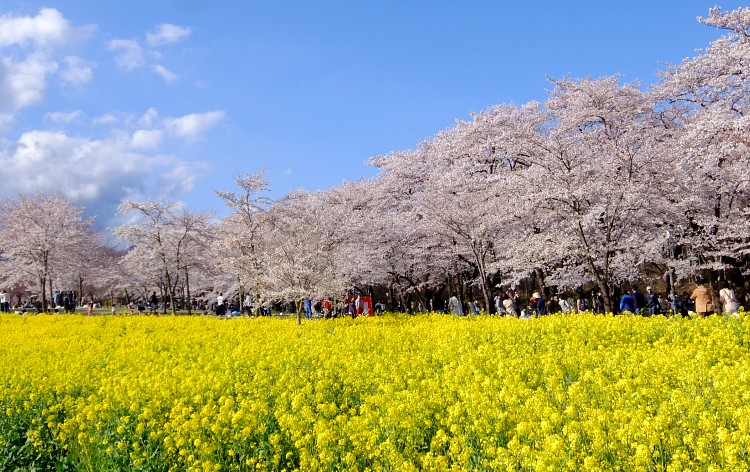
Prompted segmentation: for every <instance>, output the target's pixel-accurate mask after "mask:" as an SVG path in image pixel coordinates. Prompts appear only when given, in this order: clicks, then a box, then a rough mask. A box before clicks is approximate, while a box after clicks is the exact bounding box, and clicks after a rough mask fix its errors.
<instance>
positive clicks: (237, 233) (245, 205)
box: [213, 171, 273, 306]
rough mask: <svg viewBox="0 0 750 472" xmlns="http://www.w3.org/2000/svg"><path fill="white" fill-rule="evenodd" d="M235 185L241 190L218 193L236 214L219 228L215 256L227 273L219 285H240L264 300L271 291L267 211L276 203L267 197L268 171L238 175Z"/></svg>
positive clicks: (214, 250) (226, 286) (217, 266)
mask: <svg viewBox="0 0 750 472" xmlns="http://www.w3.org/2000/svg"><path fill="white" fill-rule="evenodd" d="M235 184H236V185H237V187H238V188H239V191H218V190H217V191H216V194H217V195H218V196H219V197H220V198H221V199H222V200H224V203H225V204H226V206H227V208H228V209H230V210H231V211H232V213H231V214H230V215H229V216H228V217H226V218H224V219H223V220H222V222H221V224H220V225H219V226H218V227H217V229H216V231H217V239H216V241H215V242H214V246H213V253H214V255H215V256H214V257H215V260H216V268H217V269H219V270H220V271H221V273H222V274H223V275H222V277H221V281H220V282H219V283H220V284H221V285H222V286H224V287H225V288H230V287H232V286H237V288H238V289H239V291H240V292H242V288H243V287H244V288H246V289H248V290H249V291H250V292H251V293H252V294H253V296H255V297H256V299H258V300H259V301H260V298H261V297H262V293H263V292H265V291H266V290H267V289H268V287H266V286H265V285H264V281H263V275H264V267H263V260H262V258H263V255H264V253H265V252H264V251H265V248H266V242H267V239H266V238H265V229H267V228H268V224H269V220H268V218H267V216H268V215H267V212H268V208H269V207H270V206H271V204H272V203H273V200H272V199H271V198H269V197H268V196H267V194H268V192H269V189H268V185H269V180H268V179H267V178H266V176H265V171H258V172H254V173H245V174H239V175H237V176H236V177H235ZM240 295H242V293H240ZM241 298H242V297H241ZM258 306H259V305H258Z"/></svg>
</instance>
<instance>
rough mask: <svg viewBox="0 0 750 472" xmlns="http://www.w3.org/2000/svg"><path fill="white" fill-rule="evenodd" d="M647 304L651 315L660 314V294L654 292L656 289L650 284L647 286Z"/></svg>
mask: <svg viewBox="0 0 750 472" xmlns="http://www.w3.org/2000/svg"><path fill="white" fill-rule="evenodd" d="M646 306H648V313H649V315H658V314H659V313H661V307H660V306H659V296H658V295H656V294H655V293H654V290H653V288H652V287H651V286H650V285H649V286H648V287H646Z"/></svg>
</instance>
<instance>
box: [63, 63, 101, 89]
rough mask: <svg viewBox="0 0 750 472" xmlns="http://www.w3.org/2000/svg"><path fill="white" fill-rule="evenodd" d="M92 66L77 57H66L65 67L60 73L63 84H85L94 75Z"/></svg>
mask: <svg viewBox="0 0 750 472" xmlns="http://www.w3.org/2000/svg"><path fill="white" fill-rule="evenodd" d="M93 70H94V64H93V63H90V62H87V61H85V60H83V59H81V58H80V57H78V56H67V57H66V58H65V67H64V68H63V70H62V71H61V72H60V77H62V79H63V82H65V83H68V84H70V85H76V86H80V85H83V84H87V83H88V82H89V81H90V80H91V77H92V76H93V75H94V72H93Z"/></svg>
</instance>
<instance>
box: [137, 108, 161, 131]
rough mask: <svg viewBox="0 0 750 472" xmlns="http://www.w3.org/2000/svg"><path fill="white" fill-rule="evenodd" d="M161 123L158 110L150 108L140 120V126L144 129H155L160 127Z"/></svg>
mask: <svg viewBox="0 0 750 472" xmlns="http://www.w3.org/2000/svg"><path fill="white" fill-rule="evenodd" d="M159 122H160V120H159V112H158V111H156V108H149V109H148V110H146V113H144V114H143V116H141V118H140V119H139V120H138V126H141V127H143V128H153V127H155V126H158V125H159Z"/></svg>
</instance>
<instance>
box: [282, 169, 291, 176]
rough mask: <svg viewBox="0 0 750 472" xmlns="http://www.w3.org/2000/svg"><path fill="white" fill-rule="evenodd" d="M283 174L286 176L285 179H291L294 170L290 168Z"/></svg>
mask: <svg viewBox="0 0 750 472" xmlns="http://www.w3.org/2000/svg"><path fill="white" fill-rule="evenodd" d="M282 174H284V176H285V177H289V176H290V175H292V168H291V167H288V168H286V169H284V172H282Z"/></svg>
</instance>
